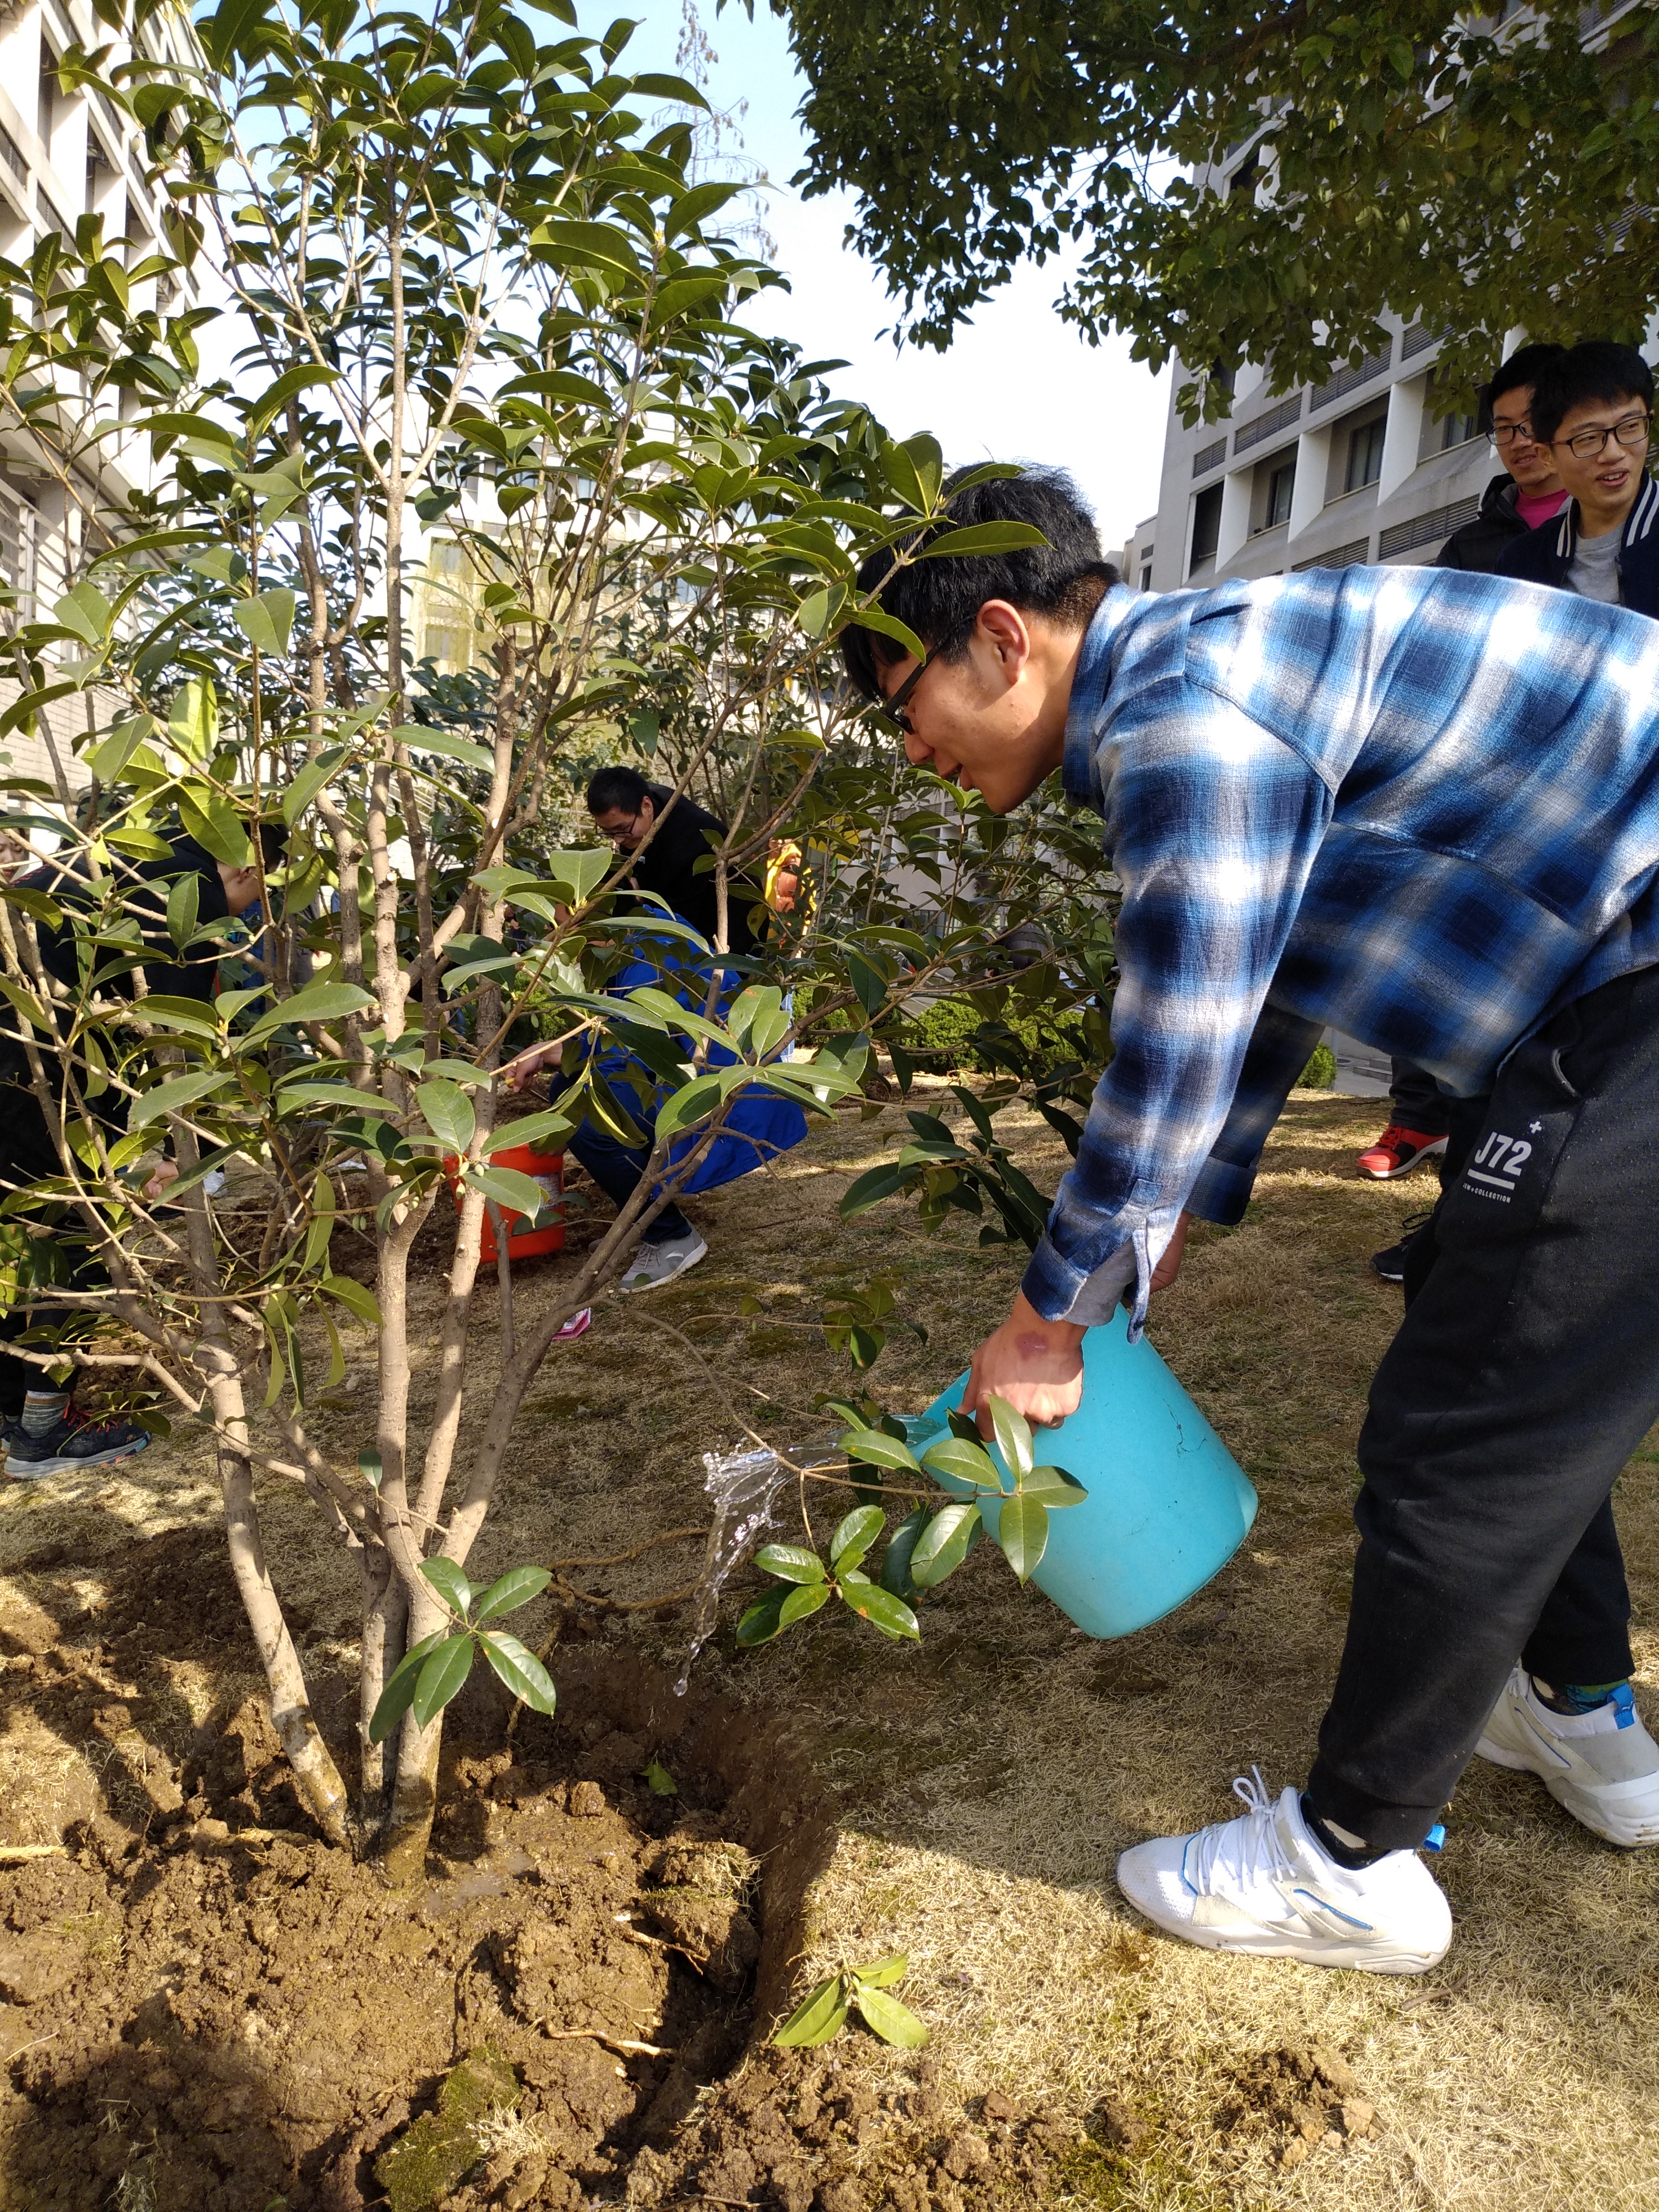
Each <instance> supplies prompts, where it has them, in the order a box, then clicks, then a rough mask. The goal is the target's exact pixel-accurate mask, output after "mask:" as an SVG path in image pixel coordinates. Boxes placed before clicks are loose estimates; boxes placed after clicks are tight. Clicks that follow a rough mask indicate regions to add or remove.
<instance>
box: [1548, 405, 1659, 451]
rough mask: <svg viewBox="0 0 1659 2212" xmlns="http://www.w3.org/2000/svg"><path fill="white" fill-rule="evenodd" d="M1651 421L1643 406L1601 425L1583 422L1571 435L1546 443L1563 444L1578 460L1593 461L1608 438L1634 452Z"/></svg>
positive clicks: (1642, 440)
mask: <svg viewBox="0 0 1659 2212" xmlns="http://www.w3.org/2000/svg"><path fill="white" fill-rule="evenodd" d="M1649 422H1650V416H1649V414H1648V411H1647V410H1646V409H1645V408H1644V409H1643V410H1642V411H1641V413H1640V414H1639V415H1621V416H1620V418H1619V420H1618V421H1617V422H1608V423H1607V424H1605V425H1602V426H1600V427H1596V426H1593V425H1591V424H1589V423H1586V424H1585V426H1584V428H1583V429H1582V430H1575V431H1574V432H1573V434H1572V435H1571V437H1570V438H1552V439H1551V440H1550V441H1549V442H1550V443H1551V445H1552V446H1565V447H1566V449H1567V451H1568V452H1569V453H1576V454H1577V457H1578V459H1580V460H1581V461H1593V460H1595V459H1596V458H1597V457H1598V456H1599V455H1600V454H1602V453H1606V451H1607V440H1608V439H1609V438H1612V439H1613V440H1615V441H1617V443H1618V444H1620V445H1621V446H1623V447H1626V448H1627V449H1628V450H1629V451H1631V452H1632V453H1634V452H1636V451H1637V450H1638V448H1639V447H1643V446H1645V445H1646V444H1647V442H1648V426H1649Z"/></svg>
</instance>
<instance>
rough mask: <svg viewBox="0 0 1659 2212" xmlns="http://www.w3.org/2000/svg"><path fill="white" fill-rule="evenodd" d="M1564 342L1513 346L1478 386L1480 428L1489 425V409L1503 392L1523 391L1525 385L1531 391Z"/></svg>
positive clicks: (1490, 419)
mask: <svg viewBox="0 0 1659 2212" xmlns="http://www.w3.org/2000/svg"><path fill="white" fill-rule="evenodd" d="M1565 351H1566V348H1565V346H1559V345H1523V346H1517V347H1516V349H1515V351H1514V352H1513V353H1512V354H1511V355H1510V357H1509V359H1508V360H1507V361H1506V362H1504V364H1503V365H1502V367H1501V368H1498V369H1497V370H1495V371H1494V372H1493V374H1492V376H1491V377H1490V378H1489V379H1488V380H1487V381H1486V383H1485V384H1483V385H1482V386H1480V428H1481V430H1482V431H1483V432H1490V431H1491V429H1492V407H1493V404H1494V403H1495V402H1496V401H1498V400H1499V399H1501V398H1503V397H1504V393H1505V392H1524V391H1525V390H1526V389H1527V387H1528V386H1532V388H1533V389H1534V391H1535V390H1536V389H1537V387H1538V386H1539V385H1540V384H1541V382H1542V381H1543V379H1544V378H1545V376H1546V375H1547V374H1548V372H1549V371H1550V370H1551V369H1552V368H1554V366H1555V364H1556V362H1559V360H1560V358H1561V356H1562V355H1563V354H1564V353H1565Z"/></svg>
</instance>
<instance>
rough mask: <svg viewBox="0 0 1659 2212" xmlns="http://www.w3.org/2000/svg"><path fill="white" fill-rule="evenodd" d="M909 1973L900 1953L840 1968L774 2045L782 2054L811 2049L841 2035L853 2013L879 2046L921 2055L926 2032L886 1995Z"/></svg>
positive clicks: (801, 2008) (798, 2009)
mask: <svg viewBox="0 0 1659 2212" xmlns="http://www.w3.org/2000/svg"><path fill="white" fill-rule="evenodd" d="M909 1971H910V1961H909V1960H908V1958H907V1957H906V1956H905V1955H904V1954H903V1953H902V1951H895V1952H892V1953H890V1954H889V1956H888V1957H886V1958H884V1959H872V1960H869V1961H868V1962H867V1963H866V1965H864V1966H843V1967H842V1970H841V1972H839V1973H836V1974H831V1975H830V1976H829V1978H827V1979H826V1980H824V1981H822V1982H819V1983H818V1984H817V1986H816V1987H815V1988H814V1989H812V1990H809V1992H808V1993H807V1995H806V1996H805V1998H804V1999H803V2001H802V2002H800V2003H799V2005H797V2006H796V2008H795V2009H794V2011H793V2012H792V2013H791V2014H790V2015H789V2017H788V2019H787V2021H785V2022H784V2023H783V2026H782V2027H781V2028H779V2030H778V2031H777V2033H776V2034H775V2035H774V2037H773V2038H772V2040H773V2042H774V2043H775V2044H778V2045H781V2046H782V2047H783V2049H785V2050H786V2051H792V2050H814V2049H816V2048H817V2045H819V2044H821V2043H829V2042H830V2041H831V2040H832V2039H834V2038H835V2037H836V2036H837V2035H839V2034H840V2033H841V2031H842V2028H843V2027H845V2026H846V2025H847V2021H848V2017H849V2015H851V2014H853V2013H857V2015H858V2016H859V2018H860V2020H861V2021H863V2022H864V2025H865V2026H866V2027H867V2028H868V2029H869V2030H870V2032H871V2033H872V2035H876V2036H878V2037H879V2038H880V2039H881V2040H882V2042H884V2043H891V2044H896V2045H897V2046H898V2048H899V2049H900V2050H901V2051H920V2050H921V2047H922V2045H924V2044H925V2043H926V2042H927V2039H928V2037H927V2029H926V2028H925V2027H923V2026H922V2024H921V2021H919V2020H918V2019H917V2018H916V2016H915V2013H913V2012H912V2011H911V2010H910V2008H909V2007H908V2005H902V2004H901V2003H900V2002H899V2001H898V1999H897V1998H896V1997H894V1996H889V1995H888V1994H887V1992H888V1990H890V1988H891V1987H892V1985H893V1984H894V1983H895V1982H899V1981H902V1980H903V1978H904V1977H905V1975H906V1974H907V1973H908V1972H909Z"/></svg>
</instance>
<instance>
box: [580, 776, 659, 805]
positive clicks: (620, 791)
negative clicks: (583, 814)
mask: <svg viewBox="0 0 1659 2212" xmlns="http://www.w3.org/2000/svg"><path fill="white" fill-rule="evenodd" d="M670 795H671V794H670V793H668V792H667V791H665V789H664V787H663V786H662V785H661V784H659V783H652V782H651V781H649V780H648V779H647V777H645V776H642V775H641V774H640V772H639V770H638V769H636V768H602V769H599V771H598V772H597V773H596V774H595V775H594V776H593V777H592V780H591V781H590V782H589V784H588V787H587V811H588V812H589V813H590V814H594V815H598V814H609V813H610V812H611V809H612V808H613V807H617V806H621V807H625V808H626V809H627V811H629V813H630V814H637V813H638V812H639V811H640V809H641V806H643V805H644V804H645V802H646V800H647V799H649V800H650V801H651V804H652V805H653V807H655V808H657V809H658V811H661V809H662V807H663V806H664V805H665V803H666V802H667V800H668V799H669V797H670Z"/></svg>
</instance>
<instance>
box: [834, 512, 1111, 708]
mask: <svg viewBox="0 0 1659 2212" xmlns="http://www.w3.org/2000/svg"><path fill="white" fill-rule="evenodd" d="M967 474H969V471H965V470H958V471H957V472H956V474H955V475H954V476H951V477H947V478H946V480H945V492H946V494H947V495H949V496H950V501H951V522H952V523H953V524H955V525H957V526H958V527H961V528H964V529H965V528H969V527H970V526H973V525H975V524H976V523H985V522H1029V523H1031V524H1033V525H1034V526H1036V528H1037V529H1038V530H1040V531H1041V532H1042V534H1043V537H1044V538H1046V539H1047V540H1048V543H1047V544H1043V545H1028V546H1025V547H1024V548H1022V549H1021V550H1019V551H1018V552H1015V553H981V554H974V553H969V554H964V555H963V556H962V557H961V558H960V559H957V560H953V559H952V558H951V556H949V555H948V554H943V553H942V554H939V555H938V556H936V557H935V558H933V559H932V560H928V561H920V562H916V563H915V566H914V567H912V568H901V569H900V570H899V571H898V573H897V574H896V575H895V576H893V578H892V581H891V582H890V583H888V584H886V588H885V589H884V591H883V592H882V594H881V600H880V604H881V606H882V608H883V609H884V611H885V612H886V613H888V614H890V615H896V616H897V617H898V619H899V620H900V622H902V623H904V624H905V625H906V627H907V628H908V629H912V630H914V631H915V634H916V635H917V636H918V637H919V638H920V639H921V641H922V643H923V644H924V645H925V646H926V647H927V650H928V653H930V654H931V655H932V656H933V658H935V659H941V660H957V659H961V657H962V654H963V652H964V651H965V650H966V648H967V644H968V641H969V638H970V637H971V636H972V635H973V629H974V623H975V621H976V620H977V619H978V616H979V611H980V609H981V607H982V606H983V605H985V603H986V601H987V599H1006V600H1007V601H1008V603H1009V605H1011V606H1016V607H1018V608H1019V610H1020V611H1021V612H1022V613H1027V614H1037V615H1045V616H1047V617H1048V619H1049V620H1050V621H1051V622H1058V623H1075V624H1076V625H1077V626H1078V627H1079V628H1081V627H1082V626H1083V625H1084V624H1085V623H1087V622H1088V620H1089V617H1091V615H1092V614H1093V612H1094V611H1095V609H1096V608H1097V606H1098V605H1099V604H1100V602H1101V600H1102V599H1103V598H1104V596H1105V594H1106V592H1108V591H1109V589H1110V588H1111V586H1113V585H1114V584H1115V583H1117V582H1119V581H1120V578H1119V575H1118V572H1117V570H1116V569H1115V568H1114V567H1113V566H1112V564H1111V562H1109V561H1107V560H1104V559H1103V558H1102V556H1101V550H1100V538H1099V534H1098V532H1097V531H1096V528H1095V519H1094V517H1093V515H1092V514H1091V513H1090V512H1089V510H1088V508H1087V507H1085V504H1084V501H1083V495H1082V494H1081V493H1080V492H1079V490H1078V488H1077V486H1076V485H1075V484H1074V483H1073V482H1072V479H1071V478H1070V477H1068V476H1067V475H1066V472H1065V471H1064V470H1063V469H1022V470H1021V471H1020V472H1019V474H1018V476H1012V477H992V478H991V479H990V480H989V481H988V482H987V483H977V484H969V486H968V488H967V489H966V490H963V491H956V490H955V489H954V487H955V486H956V485H957V484H958V483H961V481H962V478H963V476H964V475H967ZM945 534H946V533H945V532H942V531H941V530H940V528H939V526H938V525H937V524H935V525H933V526H931V527H930V528H928V529H927V530H926V531H924V532H922V533H921V537H920V538H916V539H913V540H911V541H910V543H911V544H926V543H927V542H928V541H929V540H931V539H933V538H938V537H940V536H941V535H945ZM892 566H893V556H892V554H891V553H890V552H889V551H885V550H884V551H882V552H879V553H872V555H871V556H870V558H869V559H868V560H867V561H866V562H865V563H864V565H863V567H862V568H860V570H859V579H858V580H859V590H860V592H872V591H874V590H875V589H876V588H877V586H879V585H882V584H883V583H884V581H885V580H886V578H887V577H888V575H889V574H890V572H891V570H892ZM904 658H905V653H904V647H902V645H900V644H899V643H898V642H897V641H896V639H892V638H889V637H885V636H884V635H882V634H881V633H880V632H879V631H878V630H871V629H858V628H853V629H848V630H847V631H846V632H845V633H844V634H843V635H842V659H843V660H844V662H845V663H846V667H847V673H848V676H849V677H850V678H851V679H852V681H853V683H854V684H855V685H856V686H857V688H858V689H859V690H860V691H862V692H863V693H864V695H865V696H866V698H869V699H875V698H878V697H879V696H881V686H880V684H879V683H878V681H877V676H876V671H877V670H878V668H890V667H891V666H892V665H893V664H894V662H895V661H897V660H902V659H904Z"/></svg>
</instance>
